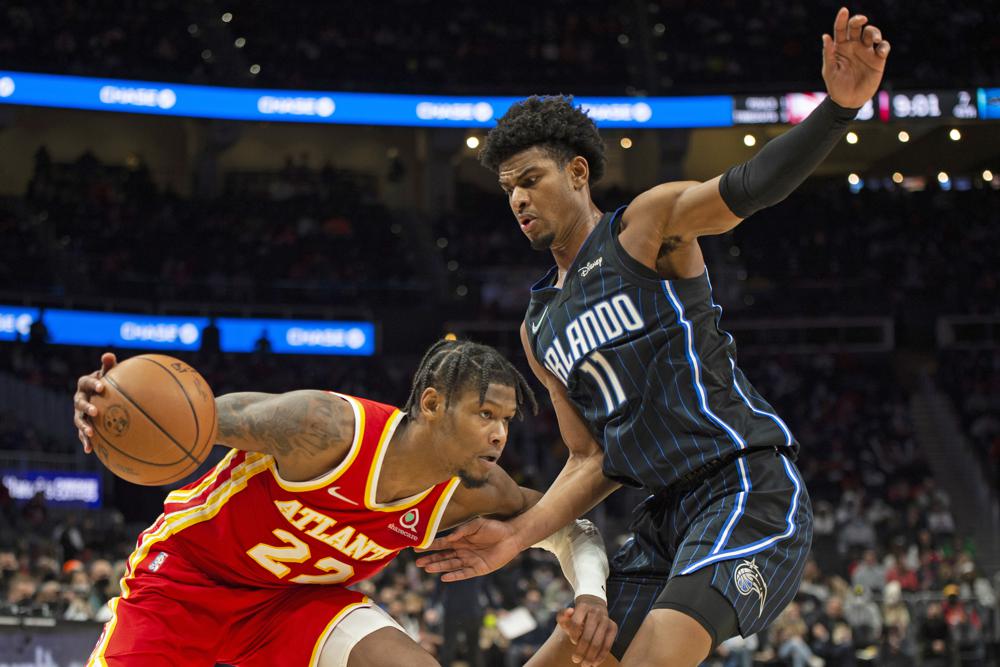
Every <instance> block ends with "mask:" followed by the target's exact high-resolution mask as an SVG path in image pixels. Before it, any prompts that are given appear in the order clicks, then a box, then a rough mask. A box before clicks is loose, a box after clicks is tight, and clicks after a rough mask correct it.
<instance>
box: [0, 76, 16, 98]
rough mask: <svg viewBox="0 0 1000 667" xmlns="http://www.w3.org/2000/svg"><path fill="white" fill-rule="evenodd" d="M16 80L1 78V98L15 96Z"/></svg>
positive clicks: (6, 77) (7, 77)
mask: <svg viewBox="0 0 1000 667" xmlns="http://www.w3.org/2000/svg"><path fill="white" fill-rule="evenodd" d="M15 87H16V86H15V85H14V79H12V78H10V77H9V76H3V77H0V97H10V96H11V95H13V94H14V88H15Z"/></svg>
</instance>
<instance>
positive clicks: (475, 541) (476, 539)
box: [417, 517, 521, 581]
mask: <svg viewBox="0 0 1000 667" xmlns="http://www.w3.org/2000/svg"><path fill="white" fill-rule="evenodd" d="M517 544H518V543H517V540H516V539H514V529H513V528H511V526H510V524H509V523H507V522H506V521H496V520H494V519H484V518H482V517H477V518H475V519H473V520H472V521H469V522H467V523H464V524H462V525H461V526H459V527H458V528H456V529H455V530H454V531H452V532H451V533H449V534H448V535H445V536H444V537H438V538H435V540H434V541H433V542H431V543H430V546H428V547H427V550H428V551H434V550H439V549H440V550H441V551H440V552H439V553H435V554H428V555H426V556H421V557H420V558H418V559H417V566H418V567H422V568H424V570H426V571H427V572H435V573H437V572H441V573H444V574H442V576H441V581H461V580H463V579H471V578H473V577H479V576H482V575H484V574H488V573H490V572H493V571H494V570H499V569H500V568H501V567H503V566H504V565H506V564H507V563H509V562H510V561H511V560H512V559H513V558H514V556H516V555H517V554H519V553H520V552H521V549H520V547H518V546H517Z"/></svg>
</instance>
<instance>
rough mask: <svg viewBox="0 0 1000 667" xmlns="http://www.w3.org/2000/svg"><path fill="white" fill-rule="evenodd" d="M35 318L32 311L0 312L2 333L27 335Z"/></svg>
mask: <svg viewBox="0 0 1000 667" xmlns="http://www.w3.org/2000/svg"><path fill="white" fill-rule="evenodd" d="M34 321H35V318H34V317H32V316H31V314H30V313H4V312H0V334H15V333H17V334H20V335H22V336H27V335H28V334H29V333H30V332H31V325H32V323H33V322H34Z"/></svg>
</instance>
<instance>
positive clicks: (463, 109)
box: [417, 102, 493, 123]
mask: <svg viewBox="0 0 1000 667" xmlns="http://www.w3.org/2000/svg"><path fill="white" fill-rule="evenodd" d="M417 118H419V119H420V120H454V121H463V120H474V121H477V122H479V123H485V122H488V121H490V120H492V119H493V106H492V105H491V104H489V103H488V102H420V103H419V104H417Z"/></svg>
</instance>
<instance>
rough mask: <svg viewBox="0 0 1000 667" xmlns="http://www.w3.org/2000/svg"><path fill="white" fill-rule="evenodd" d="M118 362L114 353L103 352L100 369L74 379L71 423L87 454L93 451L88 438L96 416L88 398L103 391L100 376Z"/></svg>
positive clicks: (92, 433)
mask: <svg viewBox="0 0 1000 667" xmlns="http://www.w3.org/2000/svg"><path fill="white" fill-rule="evenodd" d="M116 363H118V360H117V359H116V358H115V355H114V354H112V353H111V352H105V353H104V354H102V355H101V369H100V370H97V371H94V372H93V373H91V374H89V375H84V376H82V377H81V378H80V379H79V380H77V381H76V393H75V394H73V424H74V426H76V434H77V436H78V437H79V438H80V442H82V443H83V451H84V452H86V453H87V454H89V453H91V452H92V451H94V448H93V447H91V445H90V438H91V437H93V435H94V425H93V423H92V422H91V420H92V419H93V418H94V417H96V416H97V407H96V406H94V405H92V404H91V403H90V398H91V397H92V396H93V395H94V394H100V393H102V392H103V391H104V383H103V382H101V378H102V377H104V376H105V375H106V374H107V372H108V371H110V370H111V369H112V368H113V367H114V365H115V364H116Z"/></svg>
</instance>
